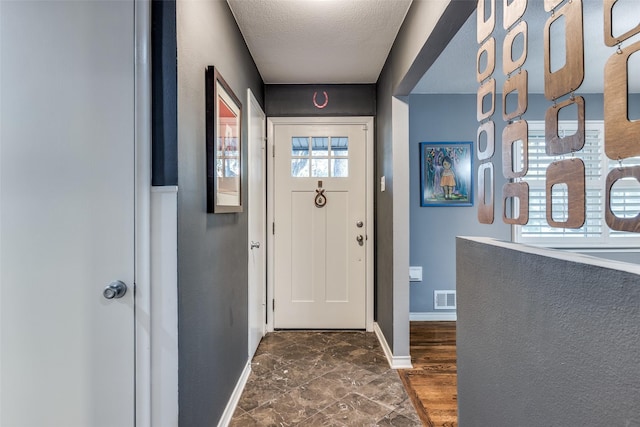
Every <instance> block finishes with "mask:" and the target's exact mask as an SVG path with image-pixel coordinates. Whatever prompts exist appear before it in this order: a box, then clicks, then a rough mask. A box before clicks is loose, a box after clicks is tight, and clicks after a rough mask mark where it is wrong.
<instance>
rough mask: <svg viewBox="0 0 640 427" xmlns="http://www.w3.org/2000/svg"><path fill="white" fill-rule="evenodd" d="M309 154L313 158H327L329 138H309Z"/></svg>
mask: <svg viewBox="0 0 640 427" xmlns="http://www.w3.org/2000/svg"><path fill="white" fill-rule="evenodd" d="M311 153H312V155H313V156H314V157H328V156H329V138H327V137H326V136H322V137H313V138H311Z"/></svg>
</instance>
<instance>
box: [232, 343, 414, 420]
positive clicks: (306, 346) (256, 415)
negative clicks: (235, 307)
mask: <svg viewBox="0 0 640 427" xmlns="http://www.w3.org/2000/svg"><path fill="white" fill-rule="evenodd" d="M377 423H378V425H384V426H389V425H398V426H407V425H420V422H419V418H418V416H417V414H416V413H415V410H414V409H413V406H412V405H411V402H410V401H409V399H408V398H407V395H406V393H405V392H404V389H403V387H402V383H401V381H400V378H399V377H398V375H397V372H396V371H395V370H391V369H390V368H389V365H388V362H387V360H386V358H385V357H384V354H383V352H382V350H381V348H380V346H379V344H378V341H377V338H376V336H375V334H372V333H365V332H347V331H332V332H318V331H278V332H275V333H270V334H267V335H266V336H265V337H264V338H263V340H262V342H261V343H260V345H259V347H258V351H257V352H256V355H255V357H254V358H253V360H252V372H251V375H250V377H249V379H248V381H247V384H246V386H245V389H244V391H243V393H242V396H241V398H240V402H239V403H238V409H237V410H236V413H235V414H234V416H233V420H232V423H231V425H232V426H245V425H246V426H253V425H258V426H294V425H297V426H305V427H306V426H311V427H315V426H327V427H346V426H375V425H377Z"/></svg>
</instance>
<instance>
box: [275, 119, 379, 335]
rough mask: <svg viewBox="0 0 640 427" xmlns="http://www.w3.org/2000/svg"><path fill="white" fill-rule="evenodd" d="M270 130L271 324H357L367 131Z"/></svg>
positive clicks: (341, 127) (360, 323) (347, 127)
mask: <svg viewBox="0 0 640 427" xmlns="http://www.w3.org/2000/svg"><path fill="white" fill-rule="evenodd" d="M274 135H275V140H274V145H275V153H276V155H275V161H274V169H275V171H274V177H275V184H274V188H275V200H274V219H275V230H276V232H275V236H274V279H275V280H274V294H275V310H274V327H275V328H353V329H363V328H365V326H366V317H365V315H366V240H365V238H364V236H366V220H367V215H366V185H365V184H366V180H365V178H366V175H365V173H366V152H367V150H366V130H365V129H364V127H363V125H361V124H331V125H308V124H307V125H302V124H300V125H297V124H276V125H275V126H274ZM319 193H322V196H324V197H326V204H325V205H322V204H320V206H317V205H316V201H317V196H319ZM360 221H362V223H363V227H362V228H359V227H358V226H357V224H358V222H360ZM358 235H363V243H362V245H361V244H360V243H359V242H358V241H357V239H356V238H357V236H358Z"/></svg>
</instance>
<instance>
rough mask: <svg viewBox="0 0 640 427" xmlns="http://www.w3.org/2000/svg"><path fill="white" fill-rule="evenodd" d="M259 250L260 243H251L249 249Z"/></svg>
mask: <svg viewBox="0 0 640 427" xmlns="http://www.w3.org/2000/svg"><path fill="white" fill-rule="evenodd" d="M255 248H260V242H251V249H255Z"/></svg>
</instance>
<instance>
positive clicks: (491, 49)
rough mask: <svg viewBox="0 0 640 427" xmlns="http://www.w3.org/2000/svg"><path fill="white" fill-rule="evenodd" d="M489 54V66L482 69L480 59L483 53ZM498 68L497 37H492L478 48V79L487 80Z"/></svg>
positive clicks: (479, 81) (479, 80) (480, 80)
mask: <svg viewBox="0 0 640 427" xmlns="http://www.w3.org/2000/svg"><path fill="white" fill-rule="evenodd" d="M485 52H486V54H487V66H486V67H485V68H484V70H480V65H481V64H480V61H481V59H482V54H483V53H485ZM495 69H496V39H495V38H493V37H491V38H490V39H488V40H487V41H486V42H484V43H483V44H482V46H480V48H479V49H478V55H477V57H476V79H477V80H478V83H481V82H482V81H484V80H486V79H487V78H488V77H489V76H491V74H493V72H494V71H495Z"/></svg>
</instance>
